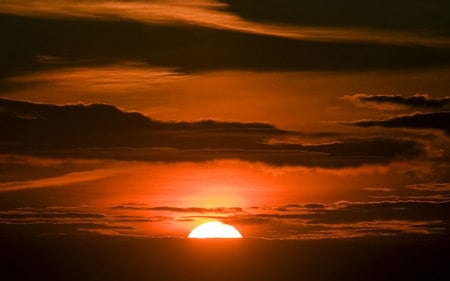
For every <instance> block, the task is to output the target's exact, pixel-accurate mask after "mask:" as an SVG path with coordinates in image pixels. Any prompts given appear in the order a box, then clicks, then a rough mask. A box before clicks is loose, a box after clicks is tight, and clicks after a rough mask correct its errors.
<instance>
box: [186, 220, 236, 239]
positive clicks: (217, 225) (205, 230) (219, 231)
mask: <svg viewBox="0 0 450 281" xmlns="http://www.w3.org/2000/svg"><path fill="white" fill-rule="evenodd" d="M188 238H242V235H241V234H240V233H239V231H238V230H237V229H236V228H235V227H234V226H231V225H229V224H224V223H222V222H220V221H210V222H205V223H203V224H201V225H199V226H197V227H196V228H194V229H193V230H192V231H191V233H189V235H188Z"/></svg>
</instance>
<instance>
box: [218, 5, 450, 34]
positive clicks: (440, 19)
mask: <svg viewBox="0 0 450 281" xmlns="http://www.w3.org/2000/svg"><path fill="white" fill-rule="evenodd" d="M220 1H221V2H224V3H227V4H228V5H229V7H227V10H229V11H231V12H234V13H238V14H239V15H241V16H242V17H244V18H247V19H250V20H255V21H268V22H281V23H289V24H301V25H307V26H311V25H319V26H320V25H321V26H345V27H348V26H354V27H359V28H387V29H394V28H398V29H407V30H420V29H433V30H437V31H440V32H444V33H446V34H449V33H450V28H449V27H450V20H449V19H448V16H447V14H446V11H447V10H449V9H450V4H449V3H448V1H446V0H438V1H433V4H432V5H424V2H423V1H421V0H413V1H410V0H397V1H395V2H392V1H389V0H381V1H364V2H361V1H358V0H346V1H339V2H332V1H291V0H246V1H241V0H220ZM267 11H270V13H268V12H267ZM380 15H382V16H380Z"/></svg>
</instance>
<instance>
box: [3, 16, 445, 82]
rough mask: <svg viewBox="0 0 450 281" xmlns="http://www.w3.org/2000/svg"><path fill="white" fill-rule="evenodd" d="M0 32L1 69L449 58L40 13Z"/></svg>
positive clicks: (10, 19)
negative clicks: (65, 63) (50, 59)
mask: <svg viewBox="0 0 450 281" xmlns="http://www.w3.org/2000/svg"><path fill="white" fill-rule="evenodd" d="M0 33H1V34H2V38H1V39H2V44H1V46H0V61H2V64H1V66H0V77H8V76H12V75H15V74H18V73H23V72H24V71H33V70H42V69H45V68H55V67H60V66H61V65H60V64H54V63H53V64H48V63H42V60H39V59H36V58H42V57H43V56H44V57H58V58H64V60H65V61H72V62H73V64H74V65H86V66H89V65H99V64H100V65H101V64H105V63H111V62H117V61H119V62H120V61H130V60H132V61H143V62H148V63H149V64H152V65H157V66H166V67H174V68H177V69H180V70H182V71H205V70H222V69H248V70H257V71H262V70H327V71H328V70H364V69H366V70H367V69H403V68H417V67H427V66H443V65H449V64H450V51H449V50H448V49H447V48H431V47H420V46H388V45H381V44H371V43H350V42H346V43H345V42H341V43H339V42H307V41H301V40H293V39H288V38H279V37H271V36H264V35H254V34H244V33H239V32H233V31H224V30H216V29H208V28H204V27H195V26H190V25H186V26H177V25H167V26H163V25H153V26H151V25H145V24H141V23H136V22H131V21H128V22H127V21H124V20H121V21H93V20H86V19H71V20H64V19H42V18H40V19H38V18H25V17H18V16H10V15H2V14H0ZM255 46H257V47H255ZM324 54H326V56H325V55H324ZM72 66H73V65H72Z"/></svg>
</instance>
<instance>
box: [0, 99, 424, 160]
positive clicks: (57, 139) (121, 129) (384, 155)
mask: <svg viewBox="0 0 450 281" xmlns="http://www.w3.org/2000/svg"><path fill="white" fill-rule="evenodd" d="M0 110H1V111H0V129H1V131H2V132H3V134H2V135H1V136H0V143H1V144H2V145H1V146H0V151H3V152H6V153H8V154H24V153H25V154H27V153H28V154H31V155H39V156H45V157H58V158H70V157H79V158H98V159H100V158H106V159H118V160H141V161H164V162H177V161H209V160H215V159H240V160H244V161H251V162H263V163H267V164H270V165H276V166H283V165H293V166H311V167H348V166H359V165H363V164H371V163H388V162H390V161H393V160H396V159H404V158H413V157H417V156H419V155H421V154H422V153H423V152H424V149H423V147H422V145H420V144H418V143H416V142H414V141H411V140H402V139H393V138H381V137H378V138H353V139H338V140H337V141H336V142H335V143H327V144H317V145H301V144H290V143H275V144H272V143H270V142H269V140H270V139H274V138H282V137H285V136H289V135H293V136H295V135H296V134H297V133H296V132H291V131H285V130H281V129H278V128H276V127H274V126H273V125H270V124H266V123H257V122H256V123H239V122H222V121H214V120H204V121H197V122H162V121H158V120H153V119H151V118H149V117H146V116H144V115H142V114H140V113H137V112H124V111H121V110H119V109H118V108H116V107H114V106H111V105H103V104H93V105H82V104H77V105H63V106H56V105H50V104H36V103H30V102H19V101H12V100H5V99H0Z"/></svg>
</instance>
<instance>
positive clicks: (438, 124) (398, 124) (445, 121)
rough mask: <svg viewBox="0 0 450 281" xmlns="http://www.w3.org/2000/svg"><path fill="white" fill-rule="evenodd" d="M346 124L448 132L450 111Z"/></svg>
mask: <svg viewBox="0 0 450 281" xmlns="http://www.w3.org/2000/svg"><path fill="white" fill-rule="evenodd" d="M347 124H349V125H353V126H358V127H374V126H378V127H385V128H411V129H438V130H443V131H444V132H445V133H447V134H450V112H449V111H443V112H433V113H415V114H411V115H402V116H399V117H394V118H390V119H385V120H362V121H355V122H349V123H347Z"/></svg>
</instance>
